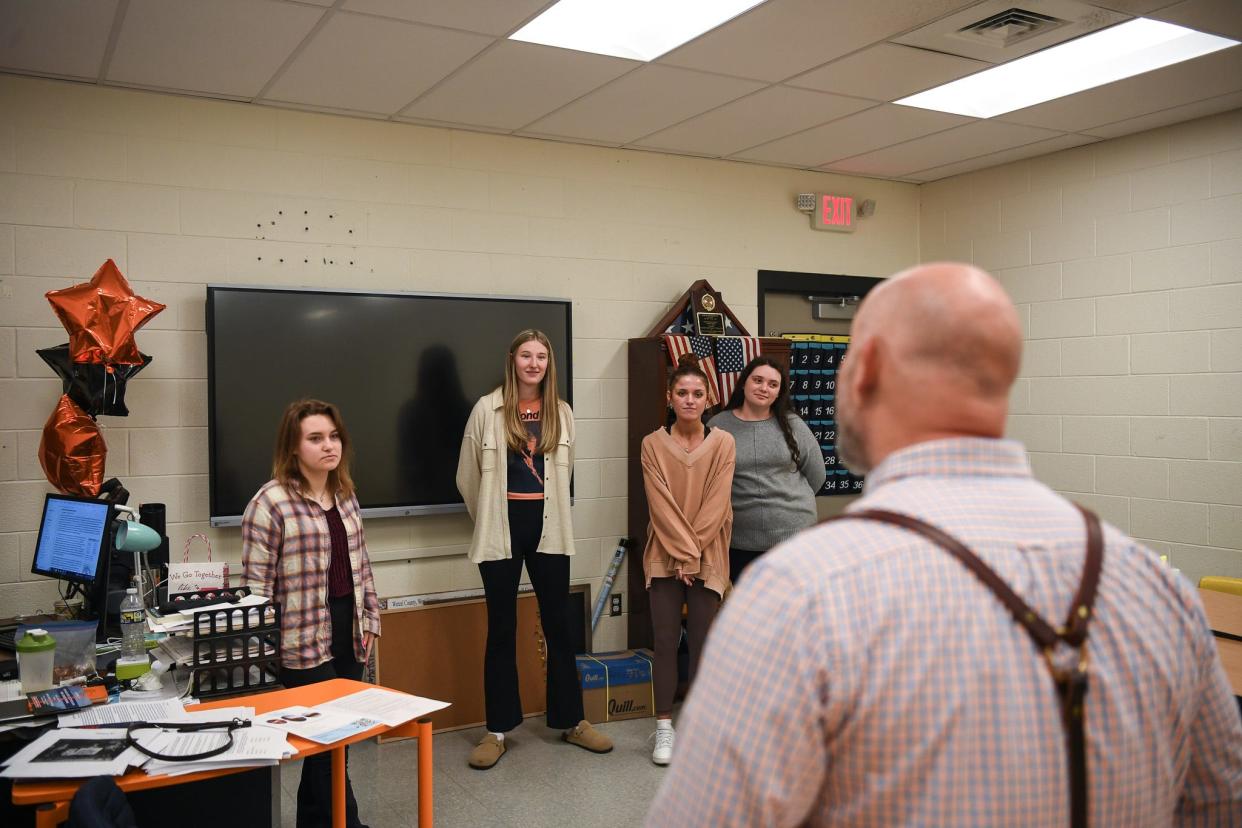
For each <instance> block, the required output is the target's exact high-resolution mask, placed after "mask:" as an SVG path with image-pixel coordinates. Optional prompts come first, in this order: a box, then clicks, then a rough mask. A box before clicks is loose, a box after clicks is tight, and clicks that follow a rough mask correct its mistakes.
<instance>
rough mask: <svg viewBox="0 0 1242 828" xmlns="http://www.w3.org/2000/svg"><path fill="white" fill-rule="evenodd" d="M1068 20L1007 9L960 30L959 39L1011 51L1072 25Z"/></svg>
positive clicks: (958, 31) (1022, 10)
mask: <svg viewBox="0 0 1242 828" xmlns="http://www.w3.org/2000/svg"><path fill="white" fill-rule="evenodd" d="M1068 25H1069V21H1068V20H1062V19H1061V18H1059V17H1052V16H1050V15H1047V14H1040V13H1039V12H1033V11H1027V10H1026V9H1006V10H1005V11H1003V12H1001V13H1000V14H994V15H992V16H991V17H987V18H984V19H983V20H979V21H977V22H975V23H971V24H970V25H969V26H963V27H962V28H960V29H958V30H957V35H956V36H957V37H960V38H963V39H965V40H969V41H972V42H976V43H979V42H982V43H987V44H989V45H992V46H995V47H996V48H998V49H1008V48H1009V47H1010V46H1013V45H1015V44H1017V43H1021V42H1022V41H1024V40H1027V39H1029V38H1032V37H1038V36H1039V35H1042V34H1046V33H1047V32H1050V31H1052V30H1053V29H1059V28H1061V27H1062V26H1068Z"/></svg>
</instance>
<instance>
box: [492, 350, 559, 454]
mask: <svg viewBox="0 0 1242 828" xmlns="http://www.w3.org/2000/svg"><path fill="white" fill-rule="evenodd" d="M532 341H534V342H538V343H539V344H540V345H542V346H543V347H545V348H547V349H548V370H547V372H546V373H544V375H543V379H542V380H541V381H540V383H539V417H540V420H541V423H540V428H539V445H538V446H537V447H536V449H537V450H538V451H539V453H540V454H547V453H548V452H550V451H552V450H553V449H555V448H556V444H557V443H559V442H560V439H561V410H560V401H561V398H560V397H559V396H557V389H556V355H555V354H554V353H553V352H552V343H551V342H549V341H548V335H547V334H545V333H544V332H543V331H538V330H535V329H534V328H527V329H526V330H524V331H522V332H521V333H519V334H518V335H517V336H515V337H513V341H512V342H511V343H509V355H508V356H507V357H505V384H504V406H505V442H507V443H508V444H509V448H511V449H512V450H513V451H521V450H522V449H523V448H525V447H526V441H527V439H528V437H529V434H528V432H527V431H526V424H525V423H523V422H522V418H521V416H520V415H519V414H518V376H517V366H516V365H514V360H516V359H517V352H518V349H519V348H521V347H522V346H523V345H525V344H526V343H527V342H532Z"/></svg>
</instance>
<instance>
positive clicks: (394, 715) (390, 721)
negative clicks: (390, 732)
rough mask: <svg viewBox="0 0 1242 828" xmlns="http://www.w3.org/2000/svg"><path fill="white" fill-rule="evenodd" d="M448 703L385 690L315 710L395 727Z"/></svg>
mask: <svg viewBox="0 0 1242 828" xmlns="http://www.w3.org/2000/svg"><path fill="white" fill-rule="evenodd" d="M448 706H449V703H448V702H442V701H436V700H435V699H425V698H423V697H422V696H411V695H409V694H408V693H398V692H397V691H396V690H389V689H387V688H385V687H372V688H370V689H367V690H359V691H358V692H357V693H350V694H349V695H348V696H341V697H340V698H339V699H333V700H332V701H330V702H325V703H324V704H321V705H319V708H318V709H319V710H324V711H327V712H330V713H340V714H343V715H346V716H352V717H365V718H368V719H375V720H376V721H378V722H383V723H384V724H386V725H388V726H389V727H396V726H397V725H399V724H404V723H405V722H408V721H410V720H411V719H418V718H421V717H423V716H426V715H428V714H429V713H434V712H436V711H437V710H443V709H444V708H446V707H448Z"/></svg>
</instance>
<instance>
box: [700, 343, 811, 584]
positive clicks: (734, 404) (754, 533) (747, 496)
mask: <svg viewBox="0 0 1242 828" xmlns="http://www.w3.org/2000/svg"><path fill="white" fill-rule="evenodd" d="M708 425H710V426H711V427H713V428H720V429H723V430H725V431H727V432H729V433H730V434H732V435H733V439H734V441H735V442H736V443H737V465H736V467H735V469H734V472H733V540H732V543H731V544H730V547H729V578H730V580H732V581H733V582H734V583H736V582H737V580H738V579H739V578H740V577H741V575H742V571H743V570H744V569H746V567H747V566H749V565H750V563H751V562H752V561H754V560H755V559H756V558H758V557H759V556H760V555H762V554H763V553H764V552H766V551H768V550H769V549H771V548H772V547H773V546H775V545H776V544H778V543H780V542H781V541H783V540H785V539H786V538H788V537H789V536H790V535H792V534H794V533H795V532H797V531H799V530H800V529H805V528H806V527H808V526H810V525H811V524H813V523H815V519H816V512H815V493H816V492H817V491H819V487H820V486H822V485H823V484H824V477H825V472H824V459H823V454H822V453H821V452H820V450H819V444H818V443H817V442H816V440H815V437H814V435H812V434H811V429H810V428H808V427H807V424H806V423H804V422H803V421H802V418H801V417H799V416H798V415H796V414H794V413H793V412H792V411H791V410H790V408H789V380H788V378H787V376H786V374H785V369H784V367H783V366H782V365H781V364H780V363H779V362H777V361H776V360H774V359H772V358H771V357H767V356H758V357H755V358H754V359H752V360H751V361H750V362H749V363H748V364H747V366H746V367H745V368H744V369H743V370H742V373H741V375H740V376H739V377H738V383H737V386H736V387H735V388H734V389H733V394H732V395H731V396H730V397H729V401H728V403H727V404H726V405H725V408H724V410H723V411H721V412H720V413H719V414H717V415H716V416H715V417H712V419H711V421H710V422H709V423H708Z"/></svg>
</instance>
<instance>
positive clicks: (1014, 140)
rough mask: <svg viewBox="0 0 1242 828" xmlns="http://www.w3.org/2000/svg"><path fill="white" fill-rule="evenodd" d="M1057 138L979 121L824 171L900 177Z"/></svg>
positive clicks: (826, 167)
mask: <svg viewBox="0 0 1242 828" xmlns="http://www.w3.org/2000/svg"><path fill="white" fill-rule="evenodd" d="M1056 137H1058V135H1057V133H1055V132H1053V131H1052V130H1047V129H1038V128H1036V127H1026V126H1018V125H1017V124H1005V123H1000V122H999V121H976V122H975V123H973V124H966V125H965V126H960V127H957V128H955V129H950V130H946V131H945V132H938V133H936V134H935V135H929V136H927V137H926V138H915V139H914V140H912V141H906V142H905V143H903V144H897V145H896V146H891V147H886V148H885V149H880V150H875V151H874V152H868V153H864V154H862V155H856V156H853V157H852V158H846V159H843V160H841V161H836V162H834V163H832V164H826V165H824V166H823V167H821V169H824V170H830V171H832V172H847V173H864V174H866V175H879V176H891V177H894V178H900V177H902V176H906V175H909V174H911V173H914V172H918V171H919V170H925V169H928V168H931V167H940V166H944V165H945V164H951V163H955V162H958V161H964V160H966V159H968V158H974V157H976V156H980V155H987V154H989V153H993V152H999V151H1000V150H1005V149H1010V148H1012V147H1017V146H1022V145H1023V144H1033V143H1034V142H1036V141H1044V140H1047V139H1049V138H1056Z"/></svg>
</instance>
